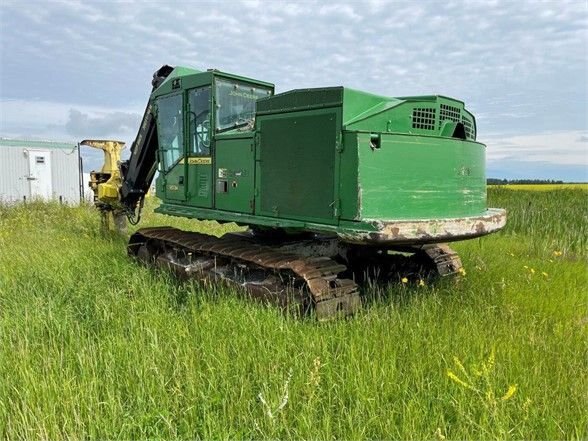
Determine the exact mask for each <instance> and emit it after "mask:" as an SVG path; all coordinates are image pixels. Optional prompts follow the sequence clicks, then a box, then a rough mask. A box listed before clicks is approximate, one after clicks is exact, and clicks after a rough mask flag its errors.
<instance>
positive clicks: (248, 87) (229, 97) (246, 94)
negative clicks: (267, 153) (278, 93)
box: [216, 80, 272, 131]
mask: <svg viewBox="0 0 588 441" xmlns="http://www.w3.org/2000/svg"><path fill="white" fill-rule="evenodd" d="M271 93H272V91H271V89H269V88H266V87H262V86H259V85H252V84H247V83H242V82H239V81H231V80H217V81H216V130H217V131H221V130H225V129H230V128H233V127H238V126H242V125H245V124H248V123H250V122H251V121H253V118H254V117H255V101H257V100H258V99H259V98H263V97H266V96H270V95H271Z"/></svg>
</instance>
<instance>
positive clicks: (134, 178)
mask: <svg viewBox="0 0 588 441" xmlns="http://www.w3.org/2000/svg"><path fill="white" fill-rule="evenodd" d="M173 69H174V68H173V67H171V66H168V65H164V66H162V67H160V68H159V69H158V70H157V71H156V72H155V73H154V74H153V80H152V81H151V85H152V86H153V88H152V89H151V92H153V91H154V90H155V89H157V88H158V87H159V86H160V85H161V83H163V82H164V81H165V79H166V78H167V77H168V76H169V74H170V73H171V72H172V70H173ZM157 146H158V142H157V125H156V121H155V118H154V117H153V113H152V106H151V101H150V102H148V103H147V107H145V112H144V113H143V119H142V121H141V126H140V128H139V133H137V137H136V139H135V141H134V142H133V145H132V147H131V156H130V158H129V159H128V160H127V161H124V162H122V163H121V166H120V168H121V173H122V178H123V182H122V186H121V188H120V202H121V204H122V205H123V206H124V207H125V209H126V211H127V213H128V214H129V220H130V221H131V223H135V222H134V216H135V209H136V207H137V204H139V203H141V205H142V200H143V198H144V197H145V194H147V191H148V190H149V186H150V185H151V182H152V181H153V176H154V175H155V171H156V169H157ZM141 205H139V206H141ZM138 218H139V214H138V213H137V219H136V221H137V222H138V220H139V219H138Z"/></svg>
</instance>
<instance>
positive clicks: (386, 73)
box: [0, 0, 588, 163]
mask: <svg viewBox="0 0 588 441" xmlns="http://www.w3.org/2000/svg"><path fill="white" fill-rule="evenodd" d="M587 46H588V8H586V3H585V1H578V0H576V1H574V0H571V1H558V2H557V3H553V2H535V1H531V0H528V1H519V2H504V1H493V2H492V1H485V2H471V1H456V0H447V1H444V2H412V1H406V2H401V1H379V0H370V1H367V2H356V1H341V2H336V3H325V2H322V1H319V0H308V1H304V2H266V1H258V0H243V1H241V2H212V1H211V2H198V3H196V2H180V3H174V4H166V3H162V2H98V1H93V2H92V1H88V2H85V1H84V2H81V1H72V0H68V1H62V2H44V3H43V4H42V5H41V4H39V3H36V2H22V1H16V0H15V1H12V0H4V1H3V2H1V3H0V99H2V102H0V105H1V106H2V107H1V108H0V122H2V125H0V134H3V135H5V134H6V131H7V130H10V131H11V132H22V133H24V132H26V131H27V130H29V129H30V130H32V127H37V126H40V125H43V126H51V125H52V124H54V120H56V119H59V121H61V122H60V124H62V126H63V125H64V124H65V122H66V121H67V117H68V112H69V110H70V109H76V110H78V111H80V112H82V113H83V114H86V115H87V116H88V118H98V113H99V112H103V114H105V115H106V114H113V113H115V112H123V113H125V112H126V113H129V112H130V113H138V112H140V111H142V105H143V103H144V101H145V100H146V99H147V96H148V93H149V82H150V79H151V74H152V72H153V71H154V70H155V69H157V68H158V67H159V66H160V65H161V64H172V65H175V64H181V65H189V66H193V67H196V68H200V69H206V68H213V67H214V68H219V69H222V70H226V71H230V72H235V73H239V74H242V75H245V76H251V77H254V78H260V79H263V80H267V81H270V82H275V83H276V85H277V88H278V90H279V91H284V90H288V89H293V88H305V87H314V86H332V85H347V86H349V87H353V88H356V89H362V90H366V91H369V92H373V93H380V94H384V95H396V96H403V95H419V94H435V93H437V94H443V95H449V96H455V97H456V98H459V99H462V100H464V101H465V102H466V105H467V107H468V108H469V109H470V110H472V111H473V112H474V114H476V115H477V119H478V129H479V130H478V132H479V134H480V136H482V137H483V136H484V135H485V134H486V135H487V136H488V137H490V134H496V133H499V134H500V135H501V136H502V138H504V142H508V143H510V144H509V147H505V149H511V150H512V149H518V148H521V149H522V150H521V151H525V152H527V146H536V148H537V154H535V155H534V154H531V153H528V154H527V153H525V154H526V155H527V156H528V157H533V158H536V157H539V156H541V157H543V158H547V157H553V160H554V161H555V160H557V161H559V162H558V163H561V162H562V161H567V162H565V163H569V162H573V160H572V159H566V160H563V159H561V156H566V155H568V154H569V155H570V156H569V157H570V158H575V159H577V150H574V149H577V147H570V148H571V150H570V151H569V152H568V150H566V151H565V152H564V151H563V150H561V149H560V150H556V149H555V148H554V147H551V148H552V150H551V151H552V152H553V154H552V155H551V156H547V153H546V152H549V151H550V150H549V146H548V144H549V145H554V144H552V143H547V144H546V143H542V142H541V141H540V140H539V139H522V138H520V137H523V138H525V137H528V136H529V134H534V133H535V132H536V131H537V130H538V128H540V129H541V130H542V131H544V132H548V133H564V132H574V131H576V132H581V131H585V130H586V129H588V127H587V124H586V120H587V119H588V116H587V112H588V108H587V105H588V104H587V102H588V81H587V78H588V66H587V63H586V59H587ZM7 99H17V100H19V101H20V103H21V104H19V106H20V107H19V109H20V110H19V111H18V112H16V113H11V112H12V111H13V110H14V105H11V106H12V107H7V106H8V104H6V103H7V102H8V101H6V100H7ZM39 105H41V108H45V109H46V110H47V111H48V113H47V112H45V113H40V112H39V111H38V110H37V109H36V107H38V106H39ZM26 106H31V109H28V110H26V111H25V110H24V107H26ZM92 109H93V110H92ZM96 109H102V110H100V111H99V110H96ZM129 109H131V110H129ZM96 112H98V113H96ZM9 113H10V115H8V114H9ZM31 114H34V115H35V117H36V118H37V119H36V120H34V119H28V116H29V115H31ZM18 115H22V118H21V119H19V116H18ZM8 122H9V125H7V124H8ZM37 129H38V127H37ZM554 136H556V137H557V136H560V135H554ZM517 137H519V138H520V139H519V138H517ZM531 138H532V137H531ZM554 141H557V142H561V143H563V142H565V143H568V141H569V140H568V139H567V138H566V139H565V140H564V139H560V138H554ZM566 145H568V144H566ZM570 145H572V144H570ZM574 145H575V144H574ZM489 152H492V150H491V149H490V150H489ZM566 152H567V153H566ZM498 153H500V152H497V154H498ZM501 154H502V153H501ZM575 159H574V160H575Z"/></svg>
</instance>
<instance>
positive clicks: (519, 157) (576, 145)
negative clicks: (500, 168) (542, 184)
mask: <svg viewBox="0 0 588 441" xmlns="http://www.w3.org/2000/svg"><path fill="white" fill-rule="evenodd" d="M587 138H588V136H587V134H586V133H582V132H580V131H565V132H551V133H549V132H547V133H537V134H533V135H518V136H509V137H503V136H500V135H498V136H493V137H487V139H485V140H482V142H485V143H486V145H487V147H488V150H487V158H488V160H489V161H497V160H504V159H511V160H514V161H522V162H549V163H551V164H559V165H583V166H585V167H586V168H587V169H588V145H587V144H586V141H584V139H587Z"/></svg>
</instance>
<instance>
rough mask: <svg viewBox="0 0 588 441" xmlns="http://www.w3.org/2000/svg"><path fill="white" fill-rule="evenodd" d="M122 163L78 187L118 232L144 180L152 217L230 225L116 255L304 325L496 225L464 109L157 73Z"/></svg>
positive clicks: (113, 155)
mask: <svg viewBox="0 0 588 441" xmlns="http://www.w3.org/2000/svg"><path fill="white" fill-rule="evenodd" d="M152 86H153V89H152V92H151V96H150V97H149V101H148V104H147V107H146V109H145V113H144V116H143V119H142V123H141V126H140V128H139V132H138V134H137V137H136V140H135V141H134V143H133V145H132V148H131V154H130V158H129V159H128V160H126V161H122V162H121V161H120V160H119V159H120V148H121V146H122V143H119V142H115V141H96V140H86V141H83V142H82V144H86V145H91V146H93V147H99V148H102V149H104V151H105V153H106V158H107V161H106V162H107V163H108V164H109V166H108V167H104V168H103V169H102V170H101V171H100V172H98V173H92V181H91V186H92V189H93V190H94V192H95V201H96V205H97V206H98V208H99V209H100V210H101V211H102V213H103V214H104V216H105V217H110V218H111V219H113V220H114V222H113V223H114V224H117V225H119V226H120V225H121V222H120V219H121V218H124V217H127V218H128V220H129V221H130V222H131V223H132V224H136V223H137V222H138V221H139V219H140V211H141V208H142V207H143V201H144V198H145V195H146V193H147V192H148V190H149V188H150V185H151V183H152V180H153V178H154V176H155V174H156V171H158V172H159V173H158V177H157V179H156V193H157V196H158V197H159V198H160V199H161V204H160V205H159V207H158V208H157V209H156V211H157V212H158V213H163V214H167V215H170V216H181V217H187V218H192V219H197V220H204V219H208V220H215V221H217V222H235V223H237V224H238V225H243V226H247V227H249V229H248V230H247V231H246V232H242V233H230V234H226V235H225V236H223V237H220V238H218V237H214V236H210V235H206V234H201V233H196V232H187V231H181V230H178V229H175V228H171V227H157V228H143V229H140V230H138V231H137V232H136V233H134V234H133V235H132V236H131V237H130V240H129V244H128V251H129V254H130V255H132V256H135V257H136V258H137V259H138V260H140V261H141V262H144V263H147V264H153V265H155V266H158V267H163V268H166V269H171V270H173V271H174V272H176V273H177V274H179V275H181V276H182V277H190V278H197V279H208V280H217V281H222V282H223V283H228V284H230V285H235V286H238V287H241V288H243V290H244V291H245V292H247V293H249V294H250V295H252V296H254V297H256V298H260V299H262V300H265V301H271V302H274V303H277V304H279V305H282V306H286V307H289V308H294V309H297V310H300V311H308V310H314V311H315V314H316V317H317V318H318V319H321V320H322V319H328V318H331V317H334V316H340V315H350V314H353V313H354V312H355V311H357V310H358V309H359V308H360V305H361V301H360V295H359V286H360V285H361V284H362V283H364V282H366V280H368V279H371V278H372V277H373V278H376V279H378V280H381V281H384V282H385V281H388V280H398V279H399V277H405V276H407V277H414V278H417V277H418V278H424V277H426V276H431V275H439V276H448V275H452V274H455V273H458V272H460V271H463V270H462V268H461V261H460V259H459V257H458V256H457V254H456V253H455V252H454V251H452V250H451V249H450V248H449V247H448V246H447V242H452V241H458V240H464V239H471V238H474V237H479V236H482V235H485V234H489V233H492V232H494V231H497V230H499V229H500V228H502V227H503V226H504V225H505V221H506V213H505V211H504V210H502V209H496V208H487V207H486V178H485V149H486V147H485V146H484V145H483V144H481V143H478V142H476V120H475V118H474V116H473V115H472V114H471V113H470V112H468V111H467V110H466V109H465V107H464V103H463V102H461V101H458V100H455V99H451V98H447V97H444V96H420V97H402V98H389V97H384V96H377V95H373V94H369V93H365V92H361V91H357V90H353V89H349V88H344V87H327V88H315V89H299V90H292V91H289V92H285V93H280V94H277V95H276V94H274V85H273V84H270V83H266V82H262V81H257V80H253V79H250V78H244V77H241V76H237V75H232V74H228V73H225V72H220V71H218V70H208V71H197V70H194V69H189V68H185V67H175V68H172V67H170V66H163V67H161V68H160V69H159V70H158V71H156V72H155V73H154V75H153V81H152Z"/></svg>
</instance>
